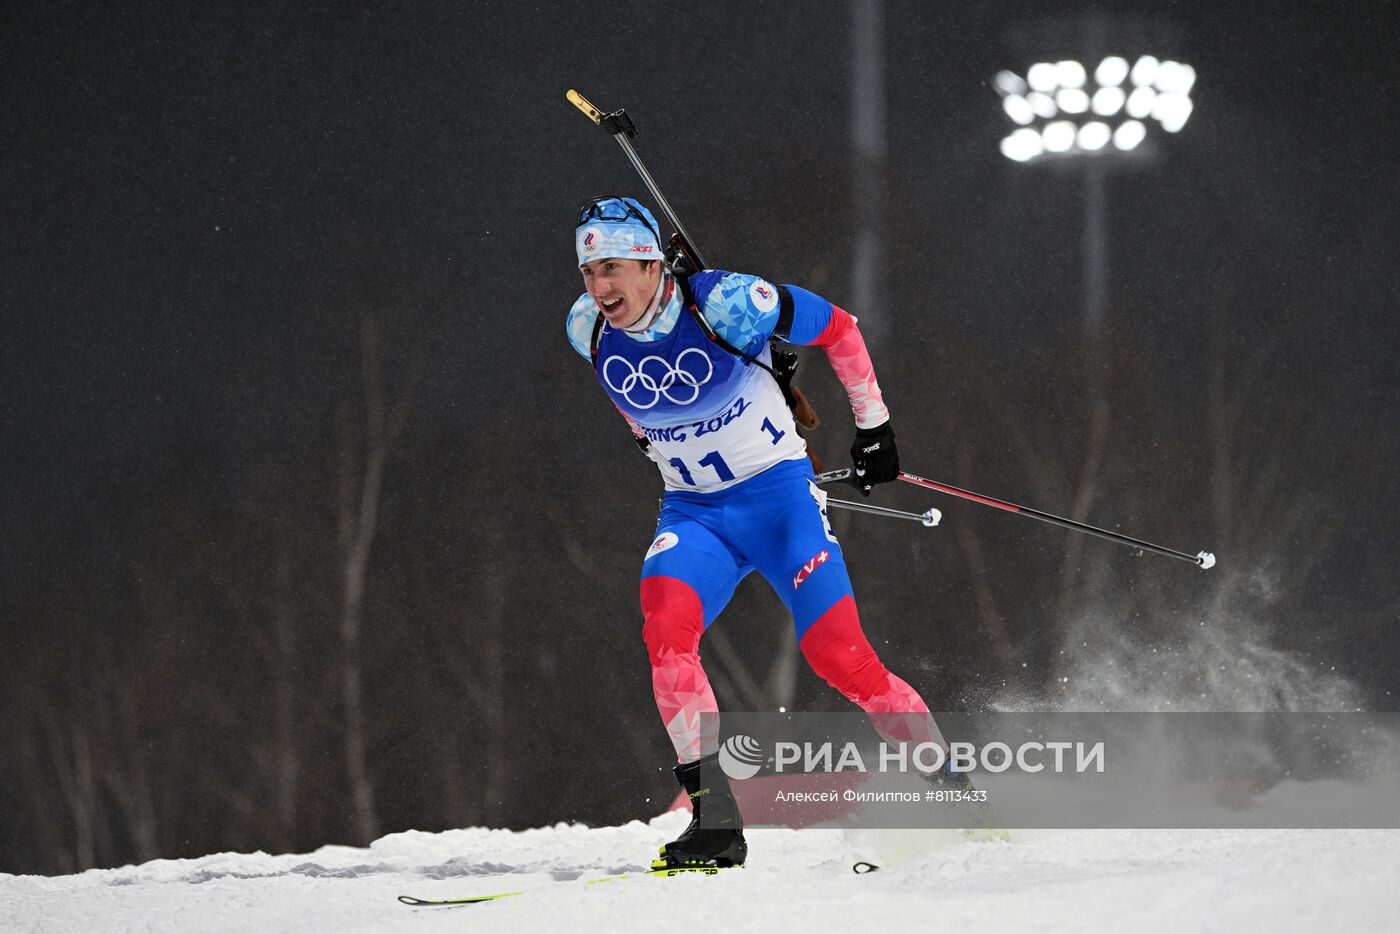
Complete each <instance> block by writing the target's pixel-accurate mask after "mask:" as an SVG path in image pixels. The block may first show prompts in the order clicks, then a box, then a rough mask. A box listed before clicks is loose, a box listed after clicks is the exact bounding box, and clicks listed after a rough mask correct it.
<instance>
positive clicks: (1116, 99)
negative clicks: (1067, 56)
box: [994, 55, 1196, 354]
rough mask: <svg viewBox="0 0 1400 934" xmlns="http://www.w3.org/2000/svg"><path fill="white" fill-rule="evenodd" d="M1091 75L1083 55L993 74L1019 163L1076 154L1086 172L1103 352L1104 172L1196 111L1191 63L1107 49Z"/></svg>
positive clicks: (1087, 269)
mask: <svg viewBox="0 0 1400 934" xmlns="http://www.w3.org/2000/svg"><path fill="white" fill-rule="evenodd" d="M1093 67H1094V70H1093V73H1092V75H1091V74H1090V73H1089V70H1088V68H1086V67H1085V65H1084V64H1083V63H1081V62H1079V61H1075V60H1065V61H1056V62H1048V61H1042V62H1036V63H1035V64H1033V65H1031V66H1030V67H1029V68H1028V69H1026V74H1025V76H1024V77H1022V76H1021V75H1019V74H1017V73H1016V72H1013V71H1001V72H998V73H997V75H996V78H995V80H994V86H995V87H996V91H997V93H998V94H1000V95H1001V106H1002V110H1003V111H1004V112H1005V114H1006V116H1007V118H1009V119H1010V120H1011V122H1012V123H1014V124H1015V125H1016V127H1017V128H1016V129H1015V130H1012V131H1011V132H1010V133H1009V134H1008V135H1007V136H1006V137H1004V138H1003V139H1002V141H1001V153H1002V155H1004V156H1006V158H1008V159H1010V160H1012V161H1013V162H1020V163H1043V162H1051V161H1059V160H1075V161H1077V162H1079V163H1081V164H1082V167H1083V172H1084V330H1085V336H1086V337H1087V338H1088V339H1089V341H1090V346H1091V348H1092V349H1093V352H1094V353H1095V354H1097V353H1098V352H1099V351H1098V346H1099V342H1100V338H1101V336H1102V331H1103V321H1104V308H1105V305H1106V300H1107V289H1108V237H1107V233H1106V228H1107V213H1108V211H1107V204H1106V198H1105V195H1104V173H1105V171H1106V169H1107V168H1108V165H1109V164H1110V163H1111V162H1113V161H1116V160H1126V159H1128V158H1132V157H1134V156H1136V155H1139V154H1140V153H1141V150H1142V148H1144V144H1146V143H1150V137H1151V134H1152V132H1153V130H1152V127H1153V125H1154V124H1155V125H1156V126H1158V127H1160V129H1161V130H1163V131H1165V132H1167V133H1179V132H1180V131H1181V128H1182V127H1184V126H1185V125H1186V121H1187V120H1188V119H1189V118H1190V116H1191V110H1192V104H1191V89H1192V88H1193V87H1194V86H1195V83H1196V72H1195V69H1193V68H1192V67H1191V66H1190V65H1185V64H1182V63H1180V62H1176V61H1172V60H1167V61H1161V60H1159V59H1157V58H1156V57H1155V56H1152V55H1142V56H1139V57H1138V58H1137V60H1136V61H1135V62H1133V63H1132V64H1131V65H1130V64H1129V62H1128V59H1126V58H1124V57H1123V56H1120V55H1109V56H1106V57H1104V58H1103V59H1101V60H1100V61H1098V62H1097V64H1095V65H1094V66H1093Z"/></svg>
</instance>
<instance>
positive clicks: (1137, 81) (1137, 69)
mask: <svg viewBox="0 0 1400 934" xmlns="http://www.w3.org/2000/svg"><path fill="white" fill-rule="evenodd" d="M1159 67H1161V62H1159V61H1157V59H1156V57H1155V56H1152V55H1144V56H1142V58H1139V59H1138V60H1137V61H1136V62H1134V63H1133V70H1132V72H1130V73H1129V75H1128V77H1129V78H1130V79H1131V80H1132V82H1133V84H1134V85H1135V86H1136V87H1140V88H1144V87H1149V86H1151V84H1152V82H1154V81H1156V80H1157V69H1158V68H1159Z"/></svg>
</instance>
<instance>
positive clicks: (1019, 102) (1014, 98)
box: [1001, 94, 1035, 126]
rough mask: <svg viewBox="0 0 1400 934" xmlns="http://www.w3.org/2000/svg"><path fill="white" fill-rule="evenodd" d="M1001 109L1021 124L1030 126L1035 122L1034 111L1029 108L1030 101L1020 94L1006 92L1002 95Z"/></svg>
mask: <svg viewBox="0 0 1400 934" xmlns="http://www.w3.org/2000/svg"><path fill="white" fill-rule="evenodd" d="M1001 109H1002V110H1005V111H1006V115H1007V116H1008V117H1010V118H1011V119H1012V120H1015V121H1016V122H1017V123H1019V124H1020V125H1021V126H1030V125H1031V124H1032V123H1034V122H1035V111H1034V110H1033V109H1032V108H1031V105H1030V101H1028V100H1026V99H1025V98H1024V97H1022V96H1021V95H1020V94H1008V95H1006V96H1005V97H1003V98H1002V99H1001Z"/></svg>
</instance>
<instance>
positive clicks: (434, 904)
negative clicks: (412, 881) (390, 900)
mask: <svg viewBox="0 0 1400 934" xmlns="http://www.w3.org/2000/svg"><path fill="white" fill-rule="evenodd" d="M721 868H725V867H721V866H671V867H669V868H666V869H647V870H644V871H642V872H638V873H629V874H626V875H620V876H602V877H600V878H597V879H586V880H584V881H585V883H586V884H588V885H598V884H599V883H601V882H621V881H622V880H623V879H628V878H631V877H632V876H633V875H638V876H656V877H657V878H661V879H665V878H667V877H669V876H679V875H683V874H686V873H699V874H700V875H704V876H712V875H714V874H715V873H717V872H719V871H720V869H721ZM524 894H525V893H524V892H497V893H496V894H494V895H472V896H470V897H468V898H438V899H433V898H414V897H413V896H412V895H400V896H399V901H401V902H403V903H404V904H405V905H412V906H413V907H415V908H447V907H450V906H453V905H478V904H480V903H481V902H494V901H496V900H497V899H501V898H510V897H511V896H513V895H524Z"/></svg>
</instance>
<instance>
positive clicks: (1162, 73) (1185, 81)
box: [1152, 61, 1196, 94]
mask: <svg viewBox="0 0 1400 934" xmlns="http://www.w3.org/2000/svg"><path fill="white" fill-rule="evenodd" d="M1195 83H1196V69H1194V68H1192V67H1191V66H1190V65H1183V64H1181V63H1180V62H1170V61H1168V62H1162V64H1161V65H1160V66H1158V68H1157V78H1156V80H1155V81H1153V82H1152V85H1153V87H1155V88H1156V89H1157V90H1158V91H1160V92H1162V93H1163V94H1190V93H1191V87H1192V85H1194V84H1195Z"/></svg>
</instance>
